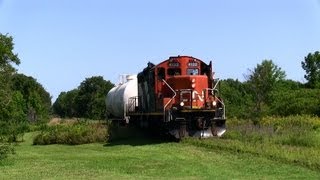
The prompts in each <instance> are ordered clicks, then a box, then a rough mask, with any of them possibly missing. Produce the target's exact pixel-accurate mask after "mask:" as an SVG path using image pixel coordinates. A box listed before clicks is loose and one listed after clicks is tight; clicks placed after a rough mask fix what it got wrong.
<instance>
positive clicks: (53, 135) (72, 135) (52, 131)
mask: <svg viewBox="0 0 320 180" xmlns="http://www.w3.org/2000/svg"><path fill="white" fill-rule="evenodd" d="M42 129H43V130H42V131H41V132H40V133H39V134H38V135H37V136H36V137H35V138H34V140H33V144H34V145H47V144H69V145H78V144H87V143H94V142H106V140H107V135H108V134H107V128H106V126H105V125H103V124H101V123H88V122H74V123H62V124H56V125H52V126H48V125H47V126H46V127H42Z"/></svg>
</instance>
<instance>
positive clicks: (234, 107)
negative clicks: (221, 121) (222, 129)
mask: <svg viewBox="0 0 320 180" xmlns="http://www.w3.org/2000/svg"><path fill="white" fill-rule="evenodd" d="M220 91H221V95H222V98H223V100H224V103H225V105H226V107H227V108H226V110H227V115H228V117H243V118H245V117H248V115H249V112H250V109H249V107H250V106H251V104H252V96H251V94H250V93H249V92H250V91H249V90H248V84H247V83H242V82H240V81H239V80H233V79H227V80H222V81H221V87H220Z"/></svg>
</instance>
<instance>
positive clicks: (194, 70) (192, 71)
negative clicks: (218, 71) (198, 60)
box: [187, 68, 199, 75]
mask: <svg viewBox="0 0 320 180" xmlns="http://www.w3.org/2000/svg"><path fill="white" fill-rule="evenodd" d="M187 75H199V69H197V68H189V69H187Z"/></svg>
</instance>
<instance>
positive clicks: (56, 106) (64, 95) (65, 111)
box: [53, 89, 79, 118]
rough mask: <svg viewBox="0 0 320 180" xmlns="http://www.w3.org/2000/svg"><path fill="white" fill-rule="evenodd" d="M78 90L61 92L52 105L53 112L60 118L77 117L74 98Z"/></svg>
mask: <svg viewBox="0 0 320 180" xmlns="http://www.w3.org/2000/svg"><path fill="white" fill-rule="evenodd" d="M78 93H79V90H78V89H73V90H71V91H68V92H61V93H60V94H59V96H58V98H57V100H56V101H55V102H54V103H53V111H54V113H55V114H57V115H59V116H60V117H62V118H65V117H69V118H72V117H79V115H78V113H77V104H76V101H75V100H76V97H77V96H78Z"/></svg>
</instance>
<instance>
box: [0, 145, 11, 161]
mask: <svg viewBox="0 0 320 180" xmlns="http://www.w3.org/2000/svg"><path fill="white" fill-rule="evenodd" d="M10 153H14V149H13V148H12V146H11V145H10V144H7V143H0V160H2V159H4V158H6V157H7V156H8V154H10Z"/></svg>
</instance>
